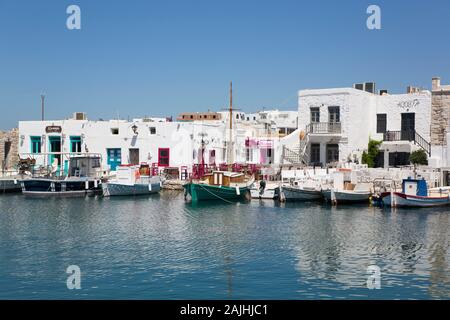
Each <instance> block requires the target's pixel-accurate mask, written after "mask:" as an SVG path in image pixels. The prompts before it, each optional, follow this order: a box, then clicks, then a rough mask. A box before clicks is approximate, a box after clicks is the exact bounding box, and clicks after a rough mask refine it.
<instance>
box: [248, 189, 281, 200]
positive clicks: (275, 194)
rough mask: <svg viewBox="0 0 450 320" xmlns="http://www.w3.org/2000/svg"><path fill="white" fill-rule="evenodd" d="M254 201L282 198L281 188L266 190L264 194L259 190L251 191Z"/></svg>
mask: <svg viewBox="0 0 450 320" xmlns="http://www.w3.org/2000/svg"><path fill="white" fill-rule="evenodd" d="M250 194H251V196H252V199H278V198H279V196H280V188H278V187H277V188H273V189H265V190H264V191H263V193H262V194H261V192H260V191H259V189H250Z"/></svg>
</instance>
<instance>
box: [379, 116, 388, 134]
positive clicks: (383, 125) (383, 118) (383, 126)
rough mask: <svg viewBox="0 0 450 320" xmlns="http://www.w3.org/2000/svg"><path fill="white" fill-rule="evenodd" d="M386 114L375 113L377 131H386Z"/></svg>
mask: <svg viewBox="0 0 450 320" xmlns="http://www.w3.org/2000/svg"><path fill="white" fill-rule="evenodd" d="M386 122H387V115H386V114H385V113H380V114H377V133H386Z"/></svg>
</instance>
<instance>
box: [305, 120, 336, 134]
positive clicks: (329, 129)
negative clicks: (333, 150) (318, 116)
mask: <svg viewBox="0 0 450 320" xmlns="http://www.w3.org/2000/svg"><path fill="white" fill-rule="evenodd" d="M341 131H342V127H341V123H340V122H312V123H310V124H308V125H307V126H306V133H309V134H334V135H336V134H337V135H340V134H341Z"/></svg>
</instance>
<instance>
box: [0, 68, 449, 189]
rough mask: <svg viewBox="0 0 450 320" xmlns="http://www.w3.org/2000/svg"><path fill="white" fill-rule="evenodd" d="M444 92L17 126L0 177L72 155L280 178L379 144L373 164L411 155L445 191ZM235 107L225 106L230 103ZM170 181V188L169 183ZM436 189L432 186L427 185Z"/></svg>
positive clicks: (355, 90)
mask: <svg viewBox="0 0 450 320" xmlns="http://www.w3.org/2000/svg"><path fill="white" fill-rule="evenodd" d="M449 94H450V86H445V85H441V83H440V79H439V78H437V77H436V78H433V79H432V90H424V89H420V88H417V87H413V86H409V87H408V88H406V93H404V94H390V93H389V92H388V90H379V91H378V92H377V91H376V88H375V83H357V84H354V85H353V86H352V87H349V88H335V89H314V90H311V89H307V90H300V91H299V92H298V110H297V111H280V110H277V109H273V110H265V111H260V112H255V113H245V112H242V111H238V110H234V109H232V108H231V109H229V110H226V111H218V112H212V111H208V112H184V113H181V114H179V115H178V116H177V117H176V119H175V121H174V120H173V118H172V117H168V118H164V117H159V118H158V117H144V118H135V119H132V120H123V119H111V120H106V121H105V120H90V119H88V115H87V114H86V113H84V112H75V113H74V114H73V116H71V117H68V118H67V119H64V120H44V121H19V124H18V128H17V129H15V130H13V131H11V132H10V133H6V132H5V133H2V135H1V136H0V141H1V146H2V147H1V150H0V155H2V157H1V158H2V159H3V160H1V161H2V175H3V176H7V175H11V174H13V173H15V172H16V173H18V172H17V163H18V160H19V159H21V160H22V161H25V160H26V159H28V160H30V161H32V162H33V166H32V168H33V170H34V172H38V171H39V170H40V171H45V170H50V171H53V173H54V174H55V175H59V176H64V175H67V173H68V168H69V157H70V156H71V155H76V154H78V155H82V154H97V155H99V157H100V168H99V169H101V170H99V171H102V172H103V175H104V176H108V175H110V174H111V173H112V174H114V172H115V171H116V169H117V167H119V166H120V165H139V164H141V163H147V164H148V165H149V166H150V167H151V170H152V173H153V174H157V175H161V174H163V175H165V176H166V177H167V178H168V179H167V180H168V185H169V184H170V185H172V187H174V188H176V186H177V185H180V184H182V183H177V181H183V180H188V179H189V178H190V177H192V176H193V175H195V174H196V173H198V170H207V171H209V172H212V171H214V170H219V169H224V168H231V165H234V167H235V169H239V170H241V171H242V170H243V168H244V167H245V168H247V169H249V171H255V170H256V169H258V170H259V172H260V173H264V174H262V175H263V176H265V177H266V178H267V179H269V180H281V171H282V170H284V171H285V170H288V169H289V168H339V167H343V166H344V165H347V164H349V163H354V164H362V163H363V161H364V160H363V154H364V152H367V150H368V144H369V142H370V141H371V140H374V141H379V142H380V143H379V145H378V149H377V154H376V157H375V159H373V162H374V163H371V164H370V166H371V167H376V168H384V169H386V170H388V169H389V168H396V167H405V166H410V165H411V162H410V159H409V158H410V155H411V154H412V153H414V152H415V151H418V150H419V151H422V152H424V153H425V154H426V163H427V164H426V167H427V168H430V169H434V170H436V171H439V172H441V174H442V177H441V179H440V181H441V185H440V186H446V185H448V177H447V175H448V171H449V169H448V168H449V167H450V159H449V157H450V152H449V151H448V149H449V146H448V144H447V141H448V137H449V134H450V133H449V132H448V127H449V116H448V114H449V111H448V110H449V109H450V100H449V99H447V98H446V97H448V95H449ZM230 107H231V106H230ZM169 181H170V182H169ZM433 185H435V184H434V183H433Z"/></svg>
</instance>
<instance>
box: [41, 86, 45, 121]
mask: <svg viewBox="0 0 450 320" xmlns="http://www.w3.org/2000/svg"><path fill="white" fill-rule="evenodd" d="M44 102H45V93H44V92H42V93H41V114H42V121H44Z"/></svg>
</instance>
